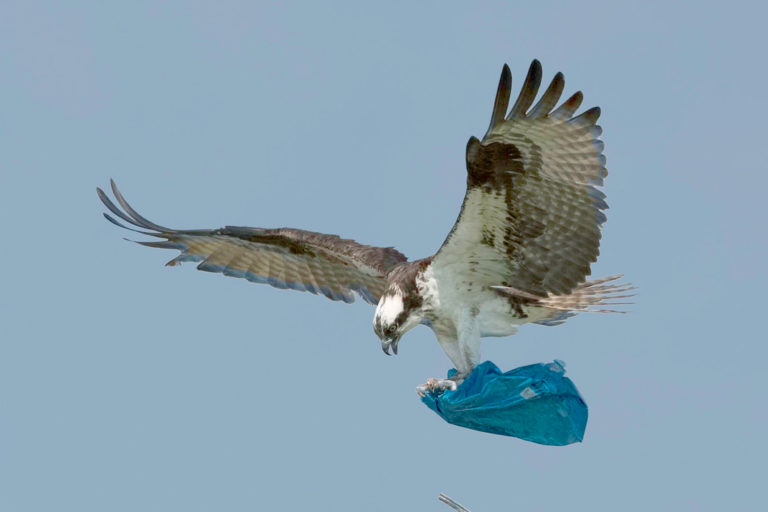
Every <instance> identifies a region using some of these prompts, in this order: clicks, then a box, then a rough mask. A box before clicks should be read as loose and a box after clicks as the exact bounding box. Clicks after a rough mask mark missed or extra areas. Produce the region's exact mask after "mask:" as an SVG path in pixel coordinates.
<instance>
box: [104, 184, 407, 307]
mask: <svg viewBox="0 0 768 512" xmlns="http://www.w3.org/2000/svg"><path fill="white" fill-rule="evenodd" d="M111 185H112V192H113V194H114V196H115V199H117V203H118V204H119V205H120V206H121V207H122V209H120V208H118V207H117V206H116V205H115V204H114V203H113V202H112V201H111V200H110V199H109V197H107V195H106V194H105V193H104V191H103V190H101V189H100V188H97V189H96V191H97V193H98V195H99V198H100V199H101V200H102V202H103V203H104V205H105V206H106V207H107V208H108V209H109V210H110V211H111V212H112V213H113V214H114V215H116V216H117V217H119V218H121V219H122V220H124V221H125V222H127V223H129V224H132V225H134V226H136V227H139V228H142V229H145V230H149V231H140V230H136V229H133V228H130V227H128V226H125V225H123V224H121V223H120V222H118V221H117V220H115V219H114V218H113V217H112V216H110V215H108V214H106V213H105V214H104V216H105V217H106V218H107V219H108V220H109V221H110V222H112V223H114V224H116V225H118V226H120V227H123V228H126V229H130V230H132V231H137V232H139V233H142V234H144V235H149V236H153V237H156V238H163V239H164V240H162V241H153V242H137V243H139V244H141V245H146V246H149V247H159V248H163V249H177V250H179V251H181V254H180V255H179V256H177V257H176V258H174V259H172V260H171V261H169V262H168V263H166V265H171V266H173V265H178V264H179V263H182V262H185V261H196V262H199V264H198V265H197V268H198V269H199V270H204V271H206V272H221V273H222V274H224V275H226V276H232V277H241V278H245V279H247V280H249V281H252V282H255V283H267V284H269V285H272V286H274V287H276V288H290V289H292V290H300V291H308V292H311V293H315V294H322V295H325V296H326V297H328V298H329V299H331V300H341V301H344V302H354V300H355V297H354V294H353V292H357V293H358V294H359V295H360V296H361V297H362V298H363V299H364V300H365V301H366V302H369V303H370V304H377V303H378V301H379V298H380V297H381V295H382V294H383V293H384V289H385V288H386V278H385V275H386V274H387V272H388V271H389V270H390V269H391V268H393V267H394V266H396V265H398V264H399V263H402V262H404V261H407V258H406V257H405V256H403V255H402V254H401V253H400V252H398V251H396V250H395V249H393V248H391V247H387V248H381V247H372V246H370V245H363V244H359V243H357V242H355V241H353V240H346V239H343V238H339V237H338V236H336V235H325V234H322V233H314V232H312V231H303V230H300V229H292V228H278V229H262V228H248V227H237V226H226V227H223V228H220V229H197V230H176V229H169V228H166V227H163V226H160V225H158V224H155V223H153V222H150V221H148V220H147V219H145V218H144V217H142V216H141V215H139V213H137V212H136V210H134V209H133V208H132V207H131V206H130V205H129V204H128V202H127V201H126V200H125V199H124V198H123V196H122V194H121V193H120V191H119V190H118V189H117V186H116V185H115V183H114V181H112V182H111Z"/></svg>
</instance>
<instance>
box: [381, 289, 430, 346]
mask: <svg viewBox="0 0 768 512" xmlns="http://www.w3.org/2000/svg"><path fill="white" fill-rule="evenodd" d="M420 303H421V300H420V299H419V298H418V297H410V296H409V295H408V294H406V293H405V292H403V290H402V289H400V288H399V287H398V286H391V287H390V288H388V289H387V291H386V293H385V294H384V295H382V296H381V299H380V300H379V305H378V306H376V314H375V315H374V317H373V330H374V332H376V335H377V336H378V337H379V339H380V340H381V349H382V350H383V351H384V353H385V354H387V355H389V349H390V348H391V349H392V352H394V353H395V354H397V344H398V343H399V342H400V338H401V337H402V336H403V334H405V333H406V332H408V331H410V330H411V329H413V328H414V327H416V326H417V325H419V324H420V323H421V322H422V315H421V307H420Z"/></svg>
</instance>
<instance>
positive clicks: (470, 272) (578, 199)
mask: <svg viewBox="0 0 768 512" xmlns="http://www.w3.org/2000/svg"><path fill="white" fill-rule="evenodd" d="M511 84H512V77H511V74H510V72H509V68H508V67H507V66H506V65H505V66H504V69H503V71H502V74H501V80H500V81H499V87H498V91H497V94H496V100H495V102H494V106H493V114H492V116H491V124H490V126H489V128H488V131H487V133H486V134H485V137H484V138H483V140H482V141H480V140H478V139H476V138H474V137H472V138H471V139H470V141H469V144H468V145H467V192H466V196H465V198H464V203H463V204H462V209H461V213H460V214H459V218H458V219H457V221H456V224H455V225H454V227H453V230H452V231H451V233H450V234H449V235H448V238H447V239H446V241H445V242H444V244H443V246H442V247H441V249H440V251H439V252H438V254H437V255H436V256H435V260H434V261H435V265H436V266H438V267H439V268H450V269H451V272H453V273H454V275H455V276H458V280H459V281H460V282H465V283H468V282H471V283H473V284H477V285H483V286H494V285H498V284H499V283H501V284H502V285H503V286H510V287H514V288H516V289H519V290H522V291H524V292H527V293H529V294H533V295H537V296H547V294H549V293H552V294H564V293H568V292H570V291H571V290H573V289H574V288H575V287H576V286H577V285H578V284H580V283H582V282H584V280H585V279H586V277H587V276H588V275H589V274H590V265H591V263H593V262H594V261H596V259H597V256H598V253H599V245H600V237H601V232H600V230H601V225H602V224H603V222H605V214H604V213H603V210H604V209H606V208H607V204H606V203H605V201H604V198H605V195H604V194H603V193H602V192H600V191H599V190H598V187H600V186H601V185H602V184H603V178H604V177H605V176H606V174H607V172H606V169H605V157H604V156H603V154H602V151H603V143H602V141H600V140H599V139H598V137H599V136H600V133H601V131H602V130H601V128H600V127H599V126H597V125H596V124H595V123H596V121H597V118H598V117H599V115H600V109H599V108H597V107H595V108H592V109H589V110H587V111H585V112H584V113H583V114H581V115H579V116H577V117H572V116H573V114H574V112H575V111H576V109H578V107H579V106H580V104H581V100H582V94H581V92H577V93H576V94H574V95H573V96H571V97H570V98H569V99H568V100H566V101H565V102H564V103H563V104H562V105H561V106H560V107H559V108H557V109H555V110H553V108H554V107H555V105H556V104H557V102H558V101H559V99H560V95H561V94H562V91H563V88H564V84H565V82H564V79H563V75H562V74H561V73H558V74H557V75H555V77H554V79H553V80H552V83H551V84H550V86H549V87H548V88H547V90H546V91H545V92H544V94H543V95H542V96H541V99H540V100H539V101H538V103H537V104H536V105H535V106H533V108H531V105H532V104H533V102H534V100H535V98H536V94H537V92H538V89H539V85H540V84H541V65H540V64H539V62H538V61H536V60H534V61H533V63H532V64H531V67H530V70H529V72H528V76H527V78H526V80H525V83H524V84H523V87H522V90H521V92H520V96H519V97H518V98H517V101H516V102H515V104H514V105H513V107H512V108H511V109H510V111H509V114H507V112H506V111H507V107H508V105H509V96H510V90H511Z"/></svg>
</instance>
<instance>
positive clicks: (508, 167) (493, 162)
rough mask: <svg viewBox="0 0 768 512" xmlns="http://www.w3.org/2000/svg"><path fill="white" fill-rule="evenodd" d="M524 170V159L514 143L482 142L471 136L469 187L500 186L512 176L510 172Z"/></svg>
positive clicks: (469, 143)
mask: <svg viewBox="0 0 768 512" xmlns="http://www.w3.org/2000/svg"><path fill="white" fill-rule="evenodd" d="M521 172H523V159H522V155H521V154H520V150H519V149H518V148H517V146H515V145H514V144H506V143H503V142H492V143H491V144H487V145H486V144H483V143H481V142H480V141H479V140H478V139H477V137H471V138H470V139H469V142H468V143H467V187H468V188H470V187H478V186H482V185H491V186H494V185H495V186H499V185H503V184H504V183H506V182H507V180H509V179H510V178H511V176H510V174H509V173H521Z"/></svg>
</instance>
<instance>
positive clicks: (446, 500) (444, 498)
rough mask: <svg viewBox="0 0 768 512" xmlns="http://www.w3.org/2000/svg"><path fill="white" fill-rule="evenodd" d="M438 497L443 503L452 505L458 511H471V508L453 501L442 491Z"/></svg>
mask: <svg viewBox="0 0 768 512" xmlns="http://www.w3.org/2000/svg"><path fill="white" fill-rule="evenodd" d="M437 499H439V500H440V501H442V502H443V503H445V504H446V505H448V506H449V507H451V508H452V509H453V510H455V511H456V512H469V510H468V509H466V508H464V506H463V505H461V504H460V503H456V502H455V501H453V500H452V499H451V498H449V497H448V496H446V495H445V494H442V493H440V496H438V498H437Z"/></svg>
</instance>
